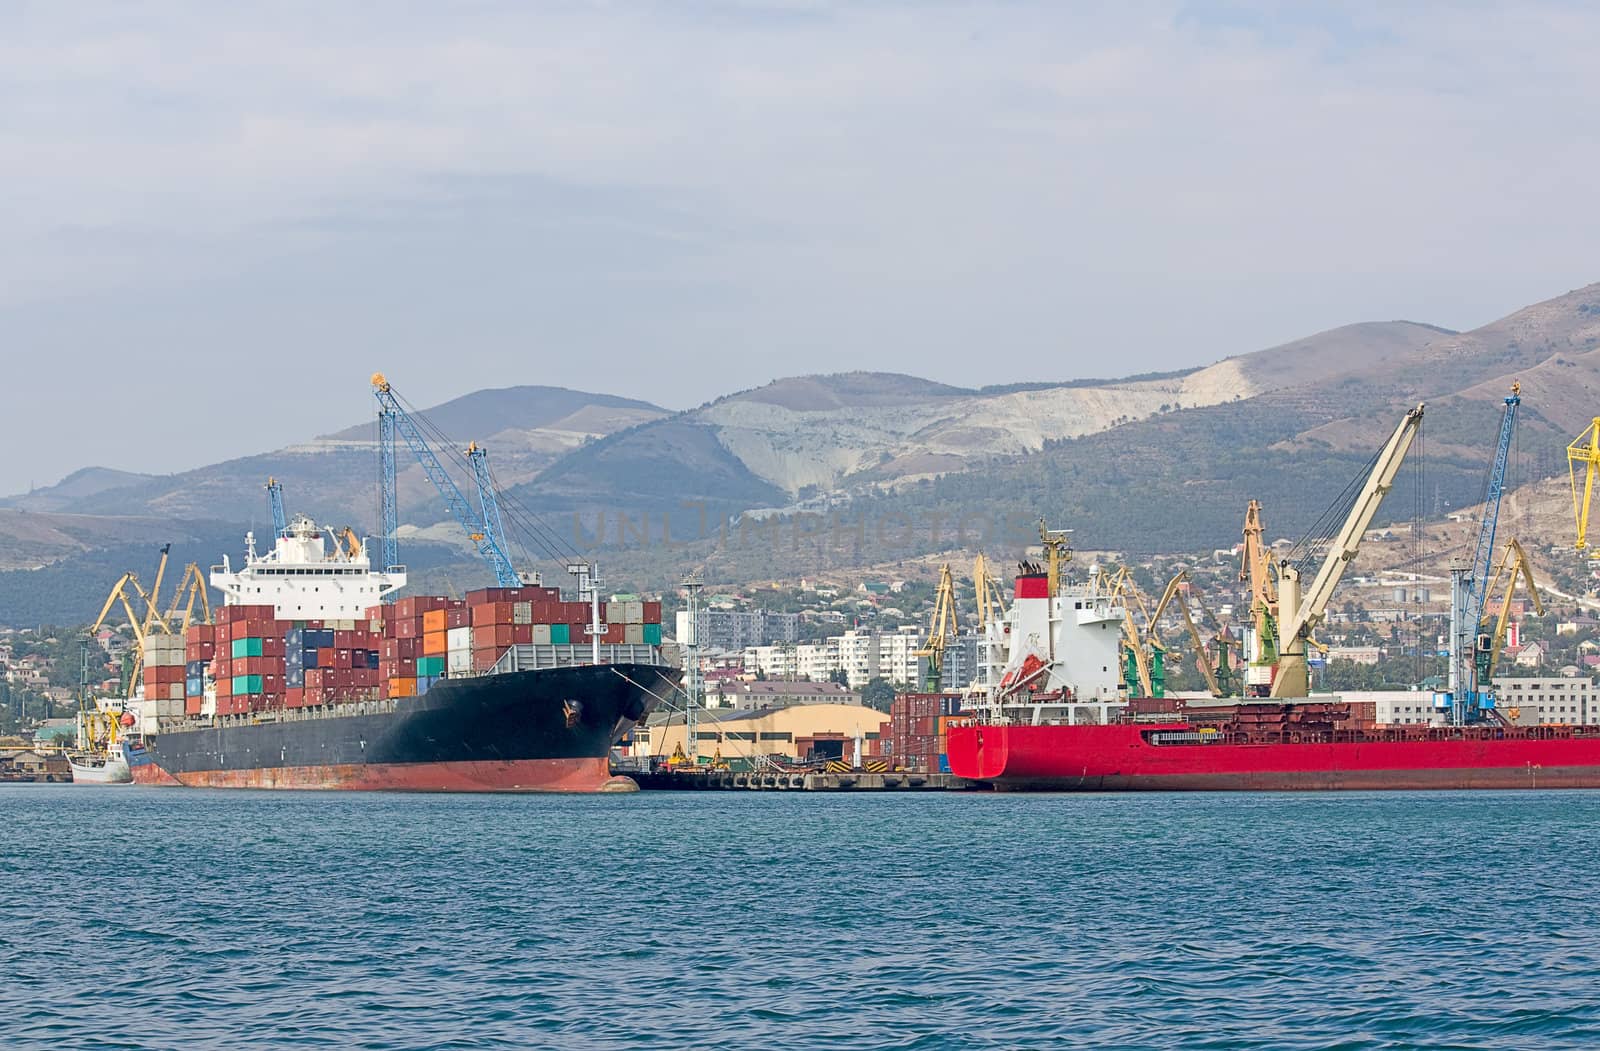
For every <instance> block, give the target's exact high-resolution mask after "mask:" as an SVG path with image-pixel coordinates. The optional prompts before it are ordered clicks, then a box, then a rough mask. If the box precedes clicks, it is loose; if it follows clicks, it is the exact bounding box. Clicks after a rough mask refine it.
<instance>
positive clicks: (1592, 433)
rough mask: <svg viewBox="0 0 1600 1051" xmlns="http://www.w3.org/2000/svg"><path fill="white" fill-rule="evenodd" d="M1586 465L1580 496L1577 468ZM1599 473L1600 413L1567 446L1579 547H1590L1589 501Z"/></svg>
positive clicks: (1569, 476) (1582, 548)
mask: <svg viewBox="0 0 1600 1051" xmlns="http://www.w3.org/2000/svg"><path fill="white" fill-rule="evenodd" d="M1580 466H1582V468H1583V496H1582V497H1581V498H1580V497H1579V496H1578V468H1579V467H1580ZM1596 472H1600V416H1596V417H1595V418H1594V422H1592V423H1590V424H1589V426H1587V427H1585V428H1584V430H1583V433H1582V434H1580V435H1578V436H1577V437H1576V438H1574V439H1573V440H1572V444H1571V445H1568V446H1567V477H1568V479H1569V480H1570V481H1571V483H1572V514H1573V518H1574V524H1575V525H1576V526H1577V530H1578V542H1577V549H1578V550H1579V551H1582V550H1584V549H1585V548H1587V547H1588V546H1589V502H1590V500H1591V499H1592V498H1593V497H1594V477H1595V474H1596Z"/></svg>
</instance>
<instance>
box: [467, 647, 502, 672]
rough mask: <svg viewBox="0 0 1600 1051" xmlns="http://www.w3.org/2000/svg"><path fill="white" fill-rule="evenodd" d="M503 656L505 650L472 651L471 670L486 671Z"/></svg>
mask: <svg viewBox="0 0 1600 1051" xmlns="http://www.w3.org/2000/svg"><path fill="white" fill-rule="evenodd" d="M504 654H505V650H503V649H489V650H473V651H472V670H473V671H488V670H489V669H490V668H493V667H494V666H495V665H496V664H498V663H499V662H500V658H501V656H503V655H504Z"/></svg>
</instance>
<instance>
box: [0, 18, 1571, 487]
mask: <svg viewBox="0 0 1600 1051" xmlns="http://www.w3.org/2000/svg"><path fill="white" fill-rule="evenodd" d="M1597 36H1600V17H1597V16H1595V15H1593V14H1591V13H1590V12H1589V11H1588V10H1586V9H1585V8H1583V7H1581V6H1577V5H1562V4H1526V5H1518V6H1517V7H1516V8H1515V9H1501V8H1499V7H1493V6H1485V7H1481V8H1475V7H1463V6H1460V5H1438V6H1433V5H1390V6H1389V7H1383V8H1376V9H1373V10H1370V11H1366V12H1354V11H1352V10H1351V9H1346V8H1343V7H1334V6H1331V5H1328V6H1323V5H1288V6H1283V7H1278V6H1273V5H1254V4H1146V3H1133V4H1127V5H1106V6H1104V7H1100V8H1091V7H1089V6H1087V5H1059V4H1044V3H1015V4H1007V5H972V4H955V3H950V4H922V3H916V4H913V3H880V4H870V5H835V4H824V3H815V4H812V3H792V4H784V3H770V4H735V3H727V4H721V3H658V4H650V3H637V4H585V3H570V4H541V5H525V4H493V3H482V4H469V5H464V6H463V5H457V6H453V7H451V8H449V9H448V10H446V9H436V8H432V7H429V6H426V5H420V6H405V5H384V6H383V7H381V8H372V7H365V6H361V7H358V6H345V5H314V4H293V3H285V4H275V5H261V6H256V7H248V8H239V7H236V6H235V7H229V6H227V5H198V4H193V5H191V4H156V5H141V6H139V7H128V6H125V5H107V6H105V7H96V6H94V5H42V6H33V7H24V8H21V9H11V10H10V11H9V12H8V13H7V14H4V15H0V156H3V157H4V158H5V159H6V163H5V164H3V165H0V193H3V194H4V195H5V198H6V200H7V201H8V204H9V205H10V207H8V209H7V210H6V212H5V216H6V218H5V219H4V220H3V223H4V226H3V227H0V233H3V234H4V237H3V239H0V244H3V245H4V247H0V341H3V345H4V346H5V347H7V348H8V349H7V358H8V359H9V364H10V368H11V370H12V372H13V375H14V376H16V377H19V378H20V379H21V381H22V382H20V383H10V384H8V385H7V392H6V393H4V394H0V415H3V416H4V417H5V419H4V421H3V422H0V440H4V441H6V443H7V445H8V446H9V447H12V448H17V447H19V445H24V444H26V443H25V438H26V436H27V435H30V434H36V433H38V432H39V429H40V427H41V426H42V425H45V424H47V423H48V421H49V418H50V410H49V409H44V408H41V406H48V405H51V404H52V403H56V402H57V401H58V396H59V397H66V395H64V394H62V393H61V392H67V391H70V392H71V394H70V397H71V399H72V403H73V404H75V405H77V406H79V407H80V408H81V409H82V411H83V415H84V417H85V419H84V420H83V423H82V425H81V426H77V427H74V428H72V429H71V433H70V434H65V435H62V436H61V437H60V439H59V440H57V441H55V442H53V443H51V445H50V446H49V448H48V449H41V450H39V451H37V452H36V453H35V454H34V455H33V457H32V458H31V459H26V458H25V460H26V462H23V463H17V464H14V465H13V466H11V467H9V468H0V488H15V487H17V486H19V485H22V484H25V483H26V482H27V480H28V479H29V478H48V477H52V476H56V475H60V474H63V473H65V472H66V471H68V470H71V469H73V468H75V467H77V466H81V465H82V464H83V463H86V462H96V461H111V462H114V463H116V464H117V465H120V466H126V467H130V468H138V469H173V468H177V467H181V466H187V465H192V464H195V463H200V462H206V461H208V460H211V459H215V458H217V457H218V456H221V455H226V454H239V453H245V452H250V451H257V450H258V449H259V448H261V447H263V446H267V445H271V444H274V443H285V442H288V441H292V440H294V439H297V438H299V437H302V436H304V435H305V434H308V433H313V432H316V431H321V430H328V429H331V428H332V427H335V426H338V425H342V424H344V423H347V422H349V421H350V419H351V418H352V416H354V417H355V418H359V416H360V415H361V414H364V412H365V411H366V403H365V400H364V399H365V391H364V386H363V385H362V381H363V380H364V377H365V372H366V371H368V370H369V369H370V367H371V366H372V362H373V361H374V360H375V359H381V363H382V364H384V366H385V367H386V369H387V370H388V371H389V372H391V373H392V374H396V375H397V376H399V375H405V376H407V377H409V378H408V381H407V382H406V383H405V387H406V389H407V390H408V391H410V394H411V397H412V399H413V400H415V401H418V402H419V403H425V402H427V401H431V400H434V397H435V395H436V396H437V398H438V399H440V400H442V399H443V398H446V397H449V396H452V395H455V394H459V393H462V392H464V391H466V390H470V389H474V388H476V387H480V386H490V385H498V384H505V383H512V382H556V383H563V384H569V385H573V386H580V387H590V388H603V389H607V390H611V391H614V392H616V393H620V394H627V395H633V396H638V397H645V398H650V399H652V400H656V401H661V402H665V403H668V404H673V405H689V404H694V403H696V402H698V401H700V400H702V399H704V398H708V397H711V396H713V395H715V394H717V393H719V392H721V391H723V390H725V389H728V388H738V387H747V386H752V385H755V384H758V383H761V382H764V381H765V380H767V379H770V378H772V377H774V376H777V375H782V374H788V373H794V372H809V371H821V370H829V369H840V368H883V369H890V370H897V371H907V372H915V373H920V374H924V375H927V376H929V377H930V378H934V379H939V380H944V381H947V382H955V383H963V384H974V383H983V382H999V381H1009V380H1019V379H1043V378H1061V377H1070V376H1074V375H1079V374H1083V373H1090V372H1092V373H1101V372H1104V371H1105V369H1104V366H1103V362H1104V359H1105V358H1106V356H1107V355H1115V356H1116V357H1117V358H1118V359H1119V360H1121V361H1124V362H1125V363H1126V366H1127V369H1128V371H1138V370H1141V369H1147V368H1168V367H1174V366H1180V365H1185V364H1196V363H1201V362H1204V361H1208V360H1212V359H1214V358H1217V357H1220V356H1223V355H1225V354H1229V353H1236V352H1242V351H1247V350H1252V349H1257V348H1259V347H1261V346H1265V345H1269V344H1271V343H1274V342H1278V341H1282V340H1286V339H1290V338H1294V337H1297V336H1300V335H1304V334H1306V333H1308V332H1311V331H1315V330H1317V329H1321V328H1326V327H1330V326H1332V325H1336V324H1341V323H1344V322H1348V321H1355V320H1367V319H1385V318H1390V317H1398V316H1405V317H1412V318H1417V319H1420V320H1427V321H1436V322H1438V323H1441V324H1446V325H1451V326H1454V327H1464V326H1470V325H1474V324H1479V323H1482V322H1484V321H1487V320H1490V319H1491V318H1493V317H1495V316H1497V315H1498V314H1501V313H1504V312H1505V311H1507V310H1510V309H1513V308H1515V307H1517V306H1519V305H1522V304H1523V303H1525V302H1529V301H1532V300H1535V299H1539V298H1543V297H1545V296H1548V295H1552V294H1556V293H1559V292H1561V291H1564V290H1565V289H1567V288H1569V287H1572V286H1574V285H1577V284H1582V283H1584V282H1586V281H1588V280H1590V279H1592V278H1593V277H1594V276H1595V274H1594V273H1593V272H1592V267H1593V262H1592V259H1593V253H1592V250H1591V248H1590V246H1591V245H1592V244H1593V243H1594V241H1595V237H1594V234H1595V230H1594V228H1593V227H1594V221H1593V220H1592V219H1591V218H1590V217H1589V216H1590V212H1591V209H1590V208H1589V207H1588V197H1589V193H1588V191H1589V183H1590V181H1591V173H1592V172H1593V171H1595V170H1597V163H1596V162H1597V161H1600V157H1597V156H1596V155H1595V154H1596V151H1597V148H1600V147H1597V146H1596V144H1595V140H1594V139H1593V137H1592V136H1589V135H1587V134H1585V129H1586V128H1587V127H1588V125H1589V123H1591V120H1590V115H1589V113H1588V109H1589V100H1591V99H1593V98H1594V97H1596V90H1595V89H1596V87H1597V85H1596V83H1595V80H1596V76H1597V74H1596V73H1595V72H1594V71H1593V69H1592V63H1591V62H1590V61H1589V56H1590V55H1592V54H1593V52H1594V49H1595V44H1596V43H1597V40H1596V37H1597ZM305 362H310V363H313V364H305ZM330 363H331V364H330ZM86 369H87V370H89V371H86ZM86 377H87V378H86ZM397 382H399V380H398V378H397ZM347 387H348V388H349V389H346V388H347ZM129 397H133V398H137V399H144V400H145V401H146V402H151V401H156V400H160V399H167V398H176V399H181V400H183V401H184V403H185V404H190V405H193V404H195V403H196V400H197V399H198V400H200V401H202V402H204V403H206V404H210V405H218V404H221V403H226V404H228V405H229V406H230V409H229V412H228V415H227V423H228V426H226V427H219V428H216V429H215V430H214V432H213V433H212V434H209V435H208V436H207V440H206V442H203V443H199V442H195V441H194V440H193V437H192V430H191V429H186V428H185V427H183V426H182V425H180V424H179V423H178V422H175V421H176V417H179V416H181V413H172V412H166V411H163V412H160V413H157V414H156V415H157V416H158V417H159V419H158V422H157V423H155V424H154V425H153V430H152V437H151V443H150V446H149V447H148V448H142V449H129V448H127V447H126V446H125V445H121V443H119V442H118V441H117V436H118V434H119V433H120V427H119V425H118V424H117V423H115V422H114V421H116V420H117V419H118V416H117V413H118V411H119V407H120V406H123V405H124V404H125V399H127V398H129ZM163 403H164V402H163Z"/></svg>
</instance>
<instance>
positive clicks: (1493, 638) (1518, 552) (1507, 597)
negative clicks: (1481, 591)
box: [1479, 537, 1544, 682]
mask: <svg viewBox="0 0 1600 1051" xmlns="http://www.w3.org/2000/svg"><path fill="white" fill-rule="evenodd" d="M1502 580H1504V581H1505V591H1503V592H1502V591H1500V582H1501V581H1502ZM1519 582H1520V583H1522V584H1524V585H1526V587H1527V591H1528V596H1529V597H1530V598H1531V599H1533V608H1534V612H1536V613H1538V614H1539V616H1541V617H1542V616H1544V600H1543V599H1541V598H1540V597H1539V588H1538V585H1536V584H1535V583H1534V582H1533V564H1532V563H1531V562H1529V561H1528V555H1527V553H1526V552H1525V551H1523V550H1522V545H1521V544H1520V543H1518V542H1517V539H1516V538H1515V537H1513V538H1511V539H1510V540H1509V541H1507V542H1506V550H1505V554H1503V555H1501V556H1500V564H1499V565H1498V566H1496V567H1495V571H1494V579H1493V580H1492V581H1490V583H1489V589H1488V591H1486V592H1485V594H1486V595H1494V594H1499V595H1500V613H1499V615H1498V616H1497V617H1496V618H1495V625H1494V631H1493V633H1491V634H1490V636H1489V645H1488V646H1487V647H1480V653H1482V654H1483V656H1482V657H1480V668H1479V680H1480V681H1482V682H1493V681H1494V671H1495V666H1496V665H1497V664H1499V663H1500V651H1501V650H1502V649H1503V648H1504V647H1505V644H1506V628H1507V626H1509V625H1510V623H1511V603H1512V601H1513V600H1514V599H1515V598H1516V593H1517V584H1518V583H1519ZM1489 617H1490V613H1489V610H1488V608H1487V606H1486V607H1485V609H1484V613H1483V624H1485V625H1487V624H1488V623H1489Z"/></svg>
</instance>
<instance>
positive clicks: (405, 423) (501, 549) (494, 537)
mask: <svg viewBox="0 0 1600 1051" xmlns="http://www.w3.org/2000/svg"><path fill="white" fill-rule="evenodd" d="M372 394H373V396H374V397H375V398H376V399H377V400H378V461H379V472H378V473H379V477H380V483H379V484H380V490H381V496H380V500H381V503H382V515H383V551H384V561H385V563H386V565H385V567H384V568H385V569H387V568H388V567H389V566H392V565H396V564H398V562H399V550H398V547H399V545H398V541H397V539H396V536H397V533H398V532H399V528H400V520H399V519H400V516H399V507H398V502H397V500H396V497H395V488H396V483H395V453H394V436H395V435H396V434H397V433H398V434H399V435H400V437H401V438H402V439H404V441H405V443H406V445H407V446H408V447H410V449H411V453H412V455H413V456H415V457H416V459H417V463H419V464H420V465H421V466H422V471H423V473H424V474H426V475H427V476H428V480H429V481H430V482H432V483H433V487H434V488H435V489H437V490H438V492H439V498H440V499H441V500H443V501H444V505H445V509H446V510H448V511H449V512H450V514H451V515H453V516H454V517H455V519H456V521H457V522H460V523H461V527H462V528H463V529H464V530H466V533H467V538H468V539H469V540H471V541H472V543H473V546H474V547H476V548H477V549H478V554H479V555H481V556H482V557H483V559H484V561H486V562H488V563H489V567H490V568H491V569H493V570H494V575H495V582H496V583H497V584H499V585H500V586H501V587H510V588H514V587H519V586H520V585H521V584H522V583H523V580H522V576H521V574H519V573H518V572H517V570H516V567H515V566H514V565H513V564H512V562H511V555H510V553H509V552H508V551H507V550H506V545H505V539H504V529H503V527H502V525H501V520H500V504H499V498H498V495H497V493H496V492H495V487H494V485H493V484H492V483H491V481H490V479H489V469H488V464H487V461H486V459H485V457H486V456H487V455H488V454H487V453H486V452H485V451H484V450H483V448H482V447H481V446H479V445H478V444H477V443H476V442H474V443H473V444H471V445H470V446H468V448H467V460H468V463H469V464H471V467H472V475H473V479H474V481H475V482H476V483H477V487H478V507H479V509H480V510H474V509H473V507H472V505H471V504H470V503H468V502H467V498H466V497H464V496H462V495H461V489H460V488H459V487H458V486H457V485H456V483H455V480H454V479H452V478H451V477H450V475H449V474H448V473H447V472H446V471H445V469H444V466H443V465H442V464H441V463H440V462H439V457H438V456H437V455H436V454H435V453H434V451H433V447H432V446H431V445H430V444H429V442H428V439H427V437H426V436H425V435H424V434H423V432H422V428H421V427H419V426H418V425H417V422H416V420H414V419H413V418H412V416H411V413H409V412H407V411H406V410H405V408H403V407H402V406H401V404H400V399H399V398H398V397H396V395H395V392H394V389H393V388H392V387H391V386H390V385H389V381H388V379H386V378H385V377H384V375H383V373H381V372H376V373H373V376H372Z"/></svg>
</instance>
